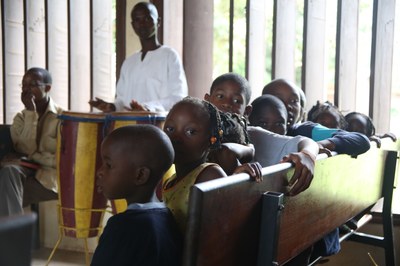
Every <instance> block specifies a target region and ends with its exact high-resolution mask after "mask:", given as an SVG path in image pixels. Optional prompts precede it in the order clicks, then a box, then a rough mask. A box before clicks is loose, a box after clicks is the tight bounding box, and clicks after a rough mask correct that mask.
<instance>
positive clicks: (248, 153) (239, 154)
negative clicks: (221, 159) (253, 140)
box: [221, 143, 255, 163]
mask: <svg viewBox="0 0 400 266" xmlns="http://www.w3.org/2000/svg"><path fill="white" fill-rule="evenodd" d="M221 146H222V147H225V148H227V149H229V150H230V151H232V152H233V153H234V154H235V155H236V158H237V159H238V160H239V161H240V162H241V163H248V162H251V161H252V160H253V158H254V152H255V150H254V146H253V144H247V145H242V144H238V143H222V144H221Z"/></svg>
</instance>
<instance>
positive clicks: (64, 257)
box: [32, 248, 92, 266]
mask: <svg viewBox="0 0 400 266" xmlns="http://www.w3.org/2000/svg"><path fill="white" fill-rule="evenodd" d="M50 253H51V249H50V248H40V249H38V250H34V251H33V254H32V266H43V265H46V262H47V259H48V258H49V256H50ZM91 255H92V254H90V256H91ZM90 258H91V257H90ZM49 265H53V266H72V265H74V266H84V265H86V263H85V254H84V253H81V252H76V251H68V250H62V249H58V250H57V251H56V252H55V253H54V256H53V258H52V259H51V261H50V264H49Z"/></svg>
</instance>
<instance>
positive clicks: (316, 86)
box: [303, 0, 327, 110]
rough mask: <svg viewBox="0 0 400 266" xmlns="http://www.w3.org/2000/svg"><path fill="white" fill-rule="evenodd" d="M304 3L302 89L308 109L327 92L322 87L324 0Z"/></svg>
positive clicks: (322, 98)
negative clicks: (305, 21) (304, 25)
mask: <svg viewBox="0 0 400 266" xmlns="http://www.w3.org/2000/svg"><path fill="white" fill-rule="evenodd" d="M305 3H306V5H305V9H306V11H305V14H306V16H307V17H306V20H307V23H306V27H305V31H306V33H305V34H304V36H305V37H304V38H306V40H305V45H304V47H303V49H304V52H303V73H305V76H304V77H303V78H304V79H305V80H304V87H303V90H305V92H306V95H307V103H306V110H309V109H310V108H311V107H312V106H313V105H314V104H315V103H316V102H317V100H324V99H326V94H327V93H326V88H325V87H324V86H325V82H324V80H325V76H324V75H325V73H324V66H325V63H324V62H325V24H326V7H325V6H326V0H317V1H311V0H307V1H306V2H305Z"/></svg>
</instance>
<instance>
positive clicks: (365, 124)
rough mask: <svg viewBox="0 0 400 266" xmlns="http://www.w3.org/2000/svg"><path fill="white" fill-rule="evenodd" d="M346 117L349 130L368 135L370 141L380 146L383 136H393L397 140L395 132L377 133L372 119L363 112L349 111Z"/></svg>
mask: <svg viewBox="0 0 400 266" xmlns="http://www.w3.org/2000/svg"><path fill="white" fill-rule="evenodd" d="M344 118H345V119H346V122H347V128H346V130H347V131H349V132H359V133H362V134H364V135H366V136H367V137H368V138H369V140H370V141H375V142H376V144H377V146H378V148H379V147H380V146H381V139H382V138H391V139H392V140H393V141H396V140H397V138H396V135H394V134H393V133H385V134H376V133H375V126H374V123H373V122H372V119H371V118H370V117H369V116H367V115H365V114H363V113H359V112H351V113H348V114H347V115H346V116H345V117H344Z"/></svg>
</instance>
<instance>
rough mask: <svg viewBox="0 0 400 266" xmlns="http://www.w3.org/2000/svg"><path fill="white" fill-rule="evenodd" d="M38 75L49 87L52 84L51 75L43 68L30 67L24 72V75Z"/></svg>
mask: <svg viewBox="0 0 400 266" xmlns="http://www.w3.org/2000/svg"><path fill="white" fill-rule="evenodd" d="M28 73H31V74H39V75H40V76H41V77H42V80H43V82H44V83H46V84H48V85H51V84H52V83H53V79H52V78H51V74H50V72H49V71H47V70H46V69H44V68H41V67H32V68H30V69H28V71H26V74H28Z"/></svg>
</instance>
